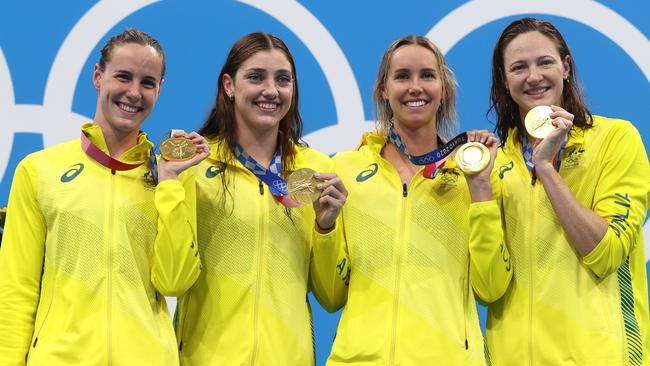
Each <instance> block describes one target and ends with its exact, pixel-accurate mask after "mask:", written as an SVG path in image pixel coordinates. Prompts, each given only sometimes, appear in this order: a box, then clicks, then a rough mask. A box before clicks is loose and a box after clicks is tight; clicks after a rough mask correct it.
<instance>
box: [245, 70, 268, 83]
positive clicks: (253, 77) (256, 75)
mask: <svg viewBox="0 0 650 366" xmlns="http://www.w3.org/2000/svg"><path fill="white" fill-rule="evenodd" d="M246 79H248V80H250V81H252V82H260V81H262V80H264V76H263V75H262V74H261V73H259V72H252V73H250V74H248V75H247V76H246Z"/></svg>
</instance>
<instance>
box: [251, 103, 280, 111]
mask: <svg viewBox="0 0 650 366" xmlns="http://www.w3.org/2000/svg"><path fill="white" fill-rule="evenodd" d="M255 105H257V107H258V108H259V109H261V110H262V111H264V112H274V111H276V110H278V109H279V108H280V103H273V102H255Z"/></svg>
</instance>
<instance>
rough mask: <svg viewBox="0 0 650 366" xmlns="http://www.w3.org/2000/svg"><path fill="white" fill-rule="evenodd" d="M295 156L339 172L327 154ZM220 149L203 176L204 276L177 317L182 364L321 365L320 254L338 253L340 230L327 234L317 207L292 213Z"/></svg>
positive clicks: (299, 164) (304, 151) (298, 161)
mask: <svg viewBox="0 0 650 366" xmlns="http://www.w3.org/2000/svg"><path fill="white" fill-rule="evenodd" d="M295 149H296V156H295V169H299V168H305V167H307V168H311V169H313V170H315V171H320V172H331V171H332V163H331V160H330V159H329V158H328V157H327V156H326V155H323V154H321V153H318V152H316V151H314V150H312V149H309V148H303V147H295ZM211 150H212V155H211V156H210V157H208V158H207V159H206V160H204V161H203V162H202V163H201V164H199V167H198V170H197V173H196V175H197V177H196V186H197V190H196V191H197V206H198V211H197V218H198V238H199V239H198V240H199V251H200V253H201V260H202V261H203V271H202V272H201V275H200V276H199V278H198V280H197V281H196V283H195V284H194V286H193V287H192V288H191V289H190V290H189V291H188V292H187V293H186V294H185V295H184V296H183V297H182V298H181V299H179V310H178V312H177V314H176V323H177V324H176V333H177V338H178V341H179V349H180V358H181V364H183V365H197V366H199V365H200V366H210V365H219V366H221V365H228V366H230V365H233V366H234V365H262V366H266V365H268V366H274V365H283V366H304V365H312V364H314V346H313V335H312V328H311V310H310V305H309V303H308V300H307V292H308V291H309V279H310V265H311V246H312V243H313V241H318V242H323V245H328V243H329V245H331V246H334V244H332V242H333V241H334V240H339V239H337V238H338V237H339V234H338V230H336V229H335V230H333V231H332V232H330V233H329V234H327V235H320V234H318V233H317V232H316V231H315V216H314V209H313V208H312V205H306V206H305V207H302V208H298V209H286V208H285V207H284V206H282V205H281V204H280V203H279V202H277V201H276V200H275V199H274V198H273V196H272V195H271V193H270V192H269V190H268V187H267V186H266V184H264V183H262V182H260V181H259V180H258V178H257V177H256V176H255V175H253V173H251V172H250V171H249V170H248V169H246V168H245V167H244V166H243V165H241V163H240V162H239V161H237V160H236V159H235V158H234V157H232V158H231V159H229V160H230V162H229V164H228V165H224V163H222V162H224V161H226V160H227V159H224V158H220V157H219V156H218V153H217V148H216V146H215V145H214V144H213V146H212V147H211ZM224 168H225V172H224ZM222 179H225V182H226V184H227V190H224V185H223V183H224V181H223V180H222ZM288 213H290V215H288ZM316 287H318V288H321V287H322V286H316ZM315 295H316V297H317V298H319V301H323V302H327V301H328V300H327V299H323V298H322V297H320V296H319V295H320V294H319V293H317V292H316V293H315Z"/></svg>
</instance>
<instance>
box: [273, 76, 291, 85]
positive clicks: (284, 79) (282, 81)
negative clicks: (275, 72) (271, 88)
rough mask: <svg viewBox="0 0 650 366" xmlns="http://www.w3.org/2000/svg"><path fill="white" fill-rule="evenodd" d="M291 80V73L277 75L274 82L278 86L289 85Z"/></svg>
mask: <svg viewBox="0 0 650 366" xmlns="http://www.w3.org/2000/svg"><path fill="white" fill-rule="evenodd" d="M292 81H293V80H292V79H291V75H280V76H278V77H277V79H276V82H277V83H278V85H280V86H289V85H290V84H291V82H292Z"/></svg>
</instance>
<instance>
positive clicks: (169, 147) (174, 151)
mask: <svg viewBox="0 0 650 366" xmlns="http://www.w3.org/2000/svg"><path fill="white" fill-rule="evenodd" d="M173 134H174V131H173V130H172V132H171V133H170V134H169V135H171V136H173ZM165 136H167V134H165V135H164V136H163V138H164V137H165ZM160 155H161V156H162V157H163V158H164V159H165V160H168V161H184V160H189V159H191V158H193V157H194V155H196V145H194V144H193V143H192V141H191V140H189V139H187V138H185V137H170V138H168V139H166V140H165V141H163V142H161V143H160Z"/></svg>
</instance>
